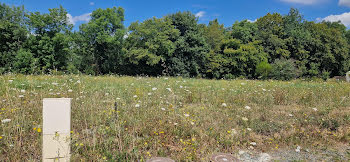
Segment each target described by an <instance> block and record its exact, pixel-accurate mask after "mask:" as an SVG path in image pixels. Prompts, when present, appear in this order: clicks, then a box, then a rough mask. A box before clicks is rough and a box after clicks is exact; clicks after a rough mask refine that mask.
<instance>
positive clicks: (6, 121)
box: [1, 119, 11, 123]
mask: <svg viewBox="0 0 350 162" xmlns="http://www.w3.org/2000/svg"><path fill="white" fill-rule="evenodd" d="M10 121H11V119H4V120H1V123H8V122H10Z"/></svg>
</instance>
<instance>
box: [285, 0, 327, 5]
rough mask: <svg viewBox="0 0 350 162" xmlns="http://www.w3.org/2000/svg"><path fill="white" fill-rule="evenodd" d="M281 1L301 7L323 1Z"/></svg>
mask: <svg viewBox="0 0 350 162" xmlns="http://www.w3.org/2000/svg"><path fill="white" fill-rule="evenodd" d="M281 1H283V2H288V3H297V4H303V5H313V4H317V3H321V2H323V1H324V0H281Z"/></svg>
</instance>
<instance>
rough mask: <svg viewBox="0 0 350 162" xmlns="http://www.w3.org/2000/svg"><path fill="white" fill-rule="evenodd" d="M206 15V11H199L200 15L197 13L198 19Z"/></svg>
mask: <svg viewBox="0 0 350 162" xmlns="http://www.w3.org/2000/svg"><path fill="white" fill-rule="evenodd" d="M204 15H205V12H204V11H199V12H198V13H196V17H199V18H201V17H203V16H204Z"/></svg>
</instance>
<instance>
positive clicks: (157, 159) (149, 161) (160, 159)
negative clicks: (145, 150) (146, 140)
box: [146, 157, 175, 162]
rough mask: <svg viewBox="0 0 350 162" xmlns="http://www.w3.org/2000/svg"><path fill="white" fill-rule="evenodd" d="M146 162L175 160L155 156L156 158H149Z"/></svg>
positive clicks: (170, 161)
mask: <svg viewBox="0 0 350 162" xmlns="http://www.w3.org/2000/svg"><path fill="white" fill-rule="evenodd" d="M146 162H175V161H174V160H172V159H169V158H164V157H155V158H152V159H149V160H147V161H146Z"/></svg>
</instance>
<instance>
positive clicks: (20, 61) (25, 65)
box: [13, 49, 36, 74]
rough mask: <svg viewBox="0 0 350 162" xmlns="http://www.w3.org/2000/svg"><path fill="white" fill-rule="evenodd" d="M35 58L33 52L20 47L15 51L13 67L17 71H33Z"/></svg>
mask: <svg viewBox="0 0 350 162" xmlns="http://www.w3.org/2000/svg"><path fill="white" fill-rule="evenodd" d="M35 64H36V60H35V58H34V56H33V54H32V53H31V52H29V51H26V50H23V49H20V50H19V51H18V52H17V55H16V58H15V62H14V64H13V65H14V69H15V71H16V72H18V73H22V74H29V73H33V72H34V68H35Z"/></svg>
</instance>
